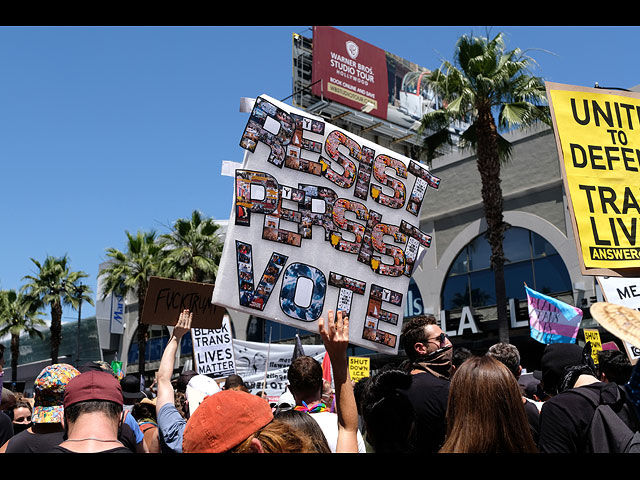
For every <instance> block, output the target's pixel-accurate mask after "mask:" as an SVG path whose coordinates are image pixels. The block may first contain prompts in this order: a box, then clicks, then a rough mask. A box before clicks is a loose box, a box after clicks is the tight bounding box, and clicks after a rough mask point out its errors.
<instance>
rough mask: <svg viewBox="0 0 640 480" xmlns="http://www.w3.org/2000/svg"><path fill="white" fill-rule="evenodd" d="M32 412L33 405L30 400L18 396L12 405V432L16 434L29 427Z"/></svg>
mask: <svg viewBox="0 0 640 480" xmlns="http://www.w3.org/2000/svg"><path fill="white" fill-rule="evenodd" d="M32 413H33V407H32V406H31V402H29V401H27V400H26V399H24V398H22V397H20V398H18V400H17V401H16V404H15V405H14V407H13V434H14V435H16V434H18V433H20V432H22V431H23V430H26V429H27V428H29V427H31V425H33V423H32V422H31V415H32Z"/></svg>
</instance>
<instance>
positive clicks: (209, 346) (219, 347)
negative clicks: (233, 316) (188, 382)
mask: <svg viewBox="0 0 640 480" xmlns="http://www.w3.org/2000/svg"><path fill="white" fill-rule="evenodd" d="M191 343H192V344H193V362H194V364H195V367H196V368H195V371H196V372H198V374H201V375H208V376H210V377H211V378H226V377H228V376H229V375H233V374H234V373H236V366H235V358H234V356H233V335H232V333H231V325H230V323H229V317H227V316H225V317H224V319H223V321H222V326H221V327H220V328H215V329H209V328H192V329H191Z"/></svg>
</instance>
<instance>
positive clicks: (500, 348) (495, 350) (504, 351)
mask: <svg viewBox="0 0 640 480" xmlns="http://www.w3.org/2000/svg"><path fill="white" fill-rule="evenodd" d="M487 355H489V356H491V357H493V358H495V359H496V360H498V361H500V362H502V363H503V364H504V365H505V366H506V367H507V368H508V369H509V371H510V372H511V373H512V374H513V377H514V378H515V379H516V381H518V380H519V379H520V376H521V375H522V365H520V351H519V350H518V348H517V347H516V346H515V345H512V344H510V343H506V342H499V343H496V344H494V345H492V346H491V347H489V350H488V351H487ZM521 393H522V401H523V404H524V411H525V413H526V415H527V420H528V421H529V426H530V428H531V434H532V435H533V440H534V442H536V443H537V442H538V432H539V430H540V410H539V409H538V406H537V404H536V403H534V402H533V401H529V399H528V398H527V397H526V396H525V395H524V392H523V389H521Z"/></svg>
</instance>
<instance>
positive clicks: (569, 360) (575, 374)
mask: <svg viewBox="0 0 640 480" xmlns="http://www.w3.org/2000/svg"><path fill="white" fill-rule="evenodd" d="M541 376H542V383H541V384H542V388H543V390H544V392H545V393H546V394H547V395H549V397H550V398H548V399H547V400H546V401H545V403H544V404H543V406H542V410H541V411H540V437H539V440H538V447H539V449H540V451H541V452H543V453H589V449H590V448H591V447H590V445H589V440H588V435H587V433H588V429H589V425H590V424H591V420H592V419H593V417H594V415H595V412H596V408H597V407H598V406H599V405H608V406H610V407H611V408H612V409H613V410H614V411H615V412H616V413H617V414H618V415H619V416H621V417H623V418H624V421H625V423H626V424H627V426H629V428H631V430H632V431H638V429H639V425H638V419H637V418H636V416H635V412H633V411H632V409H631V410H630V409H629V405H628V400H627V395H626V393H625V391H624V389H622V388H620V387H619V386H618V385H617V384H615V383H606V382H601V381H600V380H599V379H598V377H597V373H596V369H595V365H594V362H593V359H592V357H591V344H590V343H587V344H586V345H585V347H584V348H583V347H580V346H579V345H576V344H573V343H556V344H551V345H547V347H546V348H545V350H544V352H543V354H542V359H541Z"/></svg>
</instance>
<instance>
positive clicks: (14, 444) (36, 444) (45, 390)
mask: <svg viewBox="0 0 640 480" xmlns="http://www.w3.org/2000/svg"><path fill="white" fill-rule="evenodd" d="M78 375H80V372H79V371H78V370H77V369H76V368H75V367H73V366H72V365H68V364H66V363H56V364H53V365H49V366H48V367H45V368H44V369H42V371H41V372H40V373H39V374H38V376H37V377H36V379H35V381H34V384H33V389H34V403H33V412H32V414H31V421H32V422H33V425H32V426H31V427H29V428H27V429H26V430H23V431H22V432H20V433H18V434H17V435H14V436H13V437H12V438H11V439H10V440H9V441H8V442H7V443H5V444H4V445H3V446H2V449H0V451H4V452H6V453H42V452H44V451H46V450H48V449H50V448H51V447H53V446H54V445H58V444H59V443H60V442H61V441H62V440H63V438H64V427H63V423H62V422H63V412H64V392H65V389H66V387H67V385H68V383H69V382H70V381H71V380H72V379H73V378H75V377H76V376H78Z"/></svg>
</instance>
